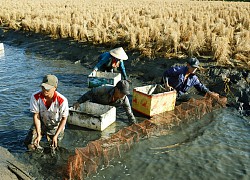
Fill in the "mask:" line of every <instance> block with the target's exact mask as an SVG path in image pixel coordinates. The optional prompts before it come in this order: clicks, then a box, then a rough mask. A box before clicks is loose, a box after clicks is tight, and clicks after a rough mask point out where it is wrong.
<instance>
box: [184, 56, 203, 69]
mask: <svg viewBox="0 0 250 180" xmlns="http://www.w3.org/2000/svg"><path fill="white" fill-rule="evenodd" d="M187 63H188V64H189V65H190V66H191V67H193V68H199V67H200V66H199V65H200V62H199V60H198V59H197V58H189V59H188V60H187Z"/></svg>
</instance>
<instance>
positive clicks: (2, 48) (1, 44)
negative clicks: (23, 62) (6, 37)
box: [0, 43, 4, 51]
mask: <svg viewBox="0 0 250 180" xmlns="http://www.w3.org/2000/svg"><path fill="white" fill-rule="evenodd" d="M0 51H4V46H3V43H0Z"/></svg>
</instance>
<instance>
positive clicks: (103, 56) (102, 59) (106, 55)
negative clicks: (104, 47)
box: [93, 52, 111, 71]
mask: <svg viewBox="0 0 250 180" xmlns="http://www.w3.org/2000/svg"><path fill="white" fill-rule="evenodd" d="M110 57H111V55H110V53H109V52H106V53H103V54H101V55H100V60H99V62H98V63H97V64H96V65H95V67H94V69H93V70H94V71H98V69H100V67H102V66H103V65H104V64H106V63H107V62H108V61H109V60H110V59H109V58H110Z"/></svg>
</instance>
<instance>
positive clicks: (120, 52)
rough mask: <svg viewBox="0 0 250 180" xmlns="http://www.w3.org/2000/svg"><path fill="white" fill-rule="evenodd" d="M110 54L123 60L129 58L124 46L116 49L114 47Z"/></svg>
mask: <svg viewBox="0 0 250 180" xmlns="http://www.w3.org/2000/svg"><path fill="white" fill-rule="evenodd" d="M110 54H111V55H112V56H114V57H115V58H117V59H121V60H127V59H128V56H127V54H126V52H125V51H124V50H123V48H122V47H119V48H116V49H112V50H111V51H110Z"/></svg>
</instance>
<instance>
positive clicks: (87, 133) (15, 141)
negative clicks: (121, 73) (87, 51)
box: [0, 44, 250, 180]
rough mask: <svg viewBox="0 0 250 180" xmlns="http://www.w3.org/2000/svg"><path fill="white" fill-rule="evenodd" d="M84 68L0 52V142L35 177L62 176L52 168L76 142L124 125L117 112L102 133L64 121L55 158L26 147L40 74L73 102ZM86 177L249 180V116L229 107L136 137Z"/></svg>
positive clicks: (11, 50)
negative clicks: (156, 133)
mask: <svg viewBox="0 0 250 180" xmlns="http://www.w3.org/2000/svg"><path fill="white" fill-rule="evenodd" d="M89 72H90V70H89V69H86V68H84V67H83V66H82V65H81V64H74V63H72V62H70V61H68V60H64V59H46V58H45V57H42V56H39V55H37V54H35V53H32V52H28V51H26V49H23V48H17V47H13V46H9V45H7V44H5V52H4V54H1V55H0V80H1V83H0V104H1V109H0V146H2V147H5V148H7V149H8V150H9V151H10V152H11V153H13V154H14V155H15V156H16V157H17V158H18V159H20V161H22V162H23V163H26V164H27V166H31V167H32V166H33V168H34V169H35V170H33V171H32V175H33V176H34V177H36V178H37V179H62V177H60V172H57V171H60V170H58V168H54V167H55V166H56V165H58V166H60V165H61V164H63V163H65V162H66V161H67V155H69V154H70V153H71V152H73V150H74V148H75V147H83V146H85V145H86V144H87V143H88V142H89V141H90V140H95V139H98V138H100V137H101V136H107V135H108V134H109V133H112V132H115V131H116V130H117V129H119V128H121V127H123V126H125V125H126V121H123V120H122V116H121V117H118V121H117V122H116V123H114V124H113V125H112V126H110V127H109V128H107V129H106V130H105V131H104V132H96V131H91V130H88V129H84V128H79V127H74V126H68V125H67V127H66V130H65V137H64V139H63V142H62V145H61V146H62V147H63V149H62V150H61V152H60V154H59V156H60V157H59V158H57V159H56V160H55V159H50V158H49V156H44V155H39V154H31V153H30V152H26V148H25V146H24V145H23V140H24V138H25V136H26V134H27V132H28V130H29V128H30V126H31V124H32V116H31V114H30V112H29V100H30V96H31V94H32V93H33V92H35V91H37V90H39V89H40V87H39V84H40V83H41V80H42V77H43V76H44V75H45V74H48V73H52V74H55V75H56V76H57V77H58V79H59V87H58V91H59V92H60V93H62V94H63V95H65V96H66V97H67V98H68V100H69V105H72V103H73V102H74V101H75V100H77V99H78V97H79V96H80V95H81V94H82V93H83V92H85V91H87V90H88V88H87V83H86V82H87V76H86V75H87V74H88V73H89ZM136 85H140V83H139V82H137V83H136ZM132 88H133V87H132ZM172 145H174V146H172ZM55 169H56V170H55ZM87 179H112V180H113V179H128V180H131V179H137V180H139V179H143V180H150V179H192V180H193V179H244V180H247V179H250V118H249V117H248V118H247V117H242V116H240V115H239V114H238V113H237V111H235V110H234V109H230V108H227V109H220V110H216V111H214V112H213V113H210V114H208V115H206V116H204V117H203V118H202V119H201V120H197V121H195V122H192V123H189V124H185V125H181V126H180V127H176V128H174V129H173V130H172V131H171V132H169V134H167V135H163V136H156V137H151V138H149V139H145V140H142V141H140V142H138V143H137V144H135V145H134V146H133V147H132V148H131V150H130V151H128V152H126V153H124V154H122V156H121V157H117V159H115V160H113V161H112V162H111V163H110V164H109V166H108V167H103V168H101V169H100V170H99V171H98V173H97V174H94V175H91V176H90V177H88V178H87Z"/></svg>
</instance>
